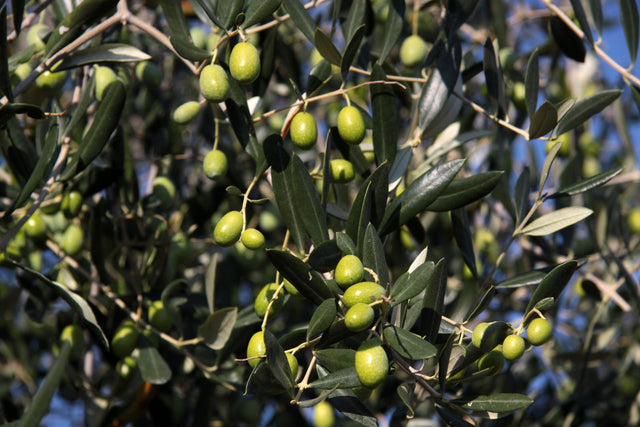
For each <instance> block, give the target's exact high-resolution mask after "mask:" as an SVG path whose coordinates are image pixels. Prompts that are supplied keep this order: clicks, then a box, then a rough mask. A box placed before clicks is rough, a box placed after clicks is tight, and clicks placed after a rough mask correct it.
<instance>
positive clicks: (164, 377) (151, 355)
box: [138, 343, 171, 384]
mask: <svg viewBox="0 0 640 427" xmlns="http://www.w3.org/2000/svg"><path fill="white" fill-rule="evenodd" d="M138 368H139V369H140V375H141V376H142V379H143V380H145V381H147V382H150V383H151V384H165V383H166V382H167V381H169V380H170V379H171V368H169V365H167V362H165V360H164V359H163V358H162V356H161V355H160V353H159V352H158V350H157V349H156V348H155V347H153V346H151V345H149V344H148V343H147V345H143V346H142V347H141V348H140V349H139V354H138Z"/></svg>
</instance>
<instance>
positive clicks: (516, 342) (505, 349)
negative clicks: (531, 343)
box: [502, 334, 525, 361]
mask: <svg viewBox="0 0 640 427" xmlns="http://www.w3.org/2000/svg"><path fill="white" fill-rule="evenodd" d="M524 347H525V343H524V338H522V337H521V336H520V335H514V334H512V335H507V336H506V337H505V338H504V341H502V355H503V356H504V358H505V359H507V360H509V361H514V360H518V359H520V358H521V357H522V355H523V354H524Z"/></svg>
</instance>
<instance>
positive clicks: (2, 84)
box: [0, 2, 21, 102]
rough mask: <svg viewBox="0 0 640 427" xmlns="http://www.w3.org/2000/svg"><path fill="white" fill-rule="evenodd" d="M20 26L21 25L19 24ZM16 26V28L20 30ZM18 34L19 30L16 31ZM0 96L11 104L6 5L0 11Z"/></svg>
mask: <svg viewBox="0 0 640 427" xmlns="http://www.w3.org/2000/svg"><path fill="white" fill-rule="evenodd" d="M20 24H21V23H20ZM20 24H18V27H17V28H20ZM17 31H18V32H19V31H20V30H17ZM0 38H1V40H0V94H1V95H6V97H7V99H8V100H9V102H13V90H12V89H11V79H10V78H9V45H8V42H7V5H6V2H5V4H4V6H2V10H0Z"/></svg>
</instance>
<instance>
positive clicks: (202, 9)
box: [189, 0, 238, 30]
mask: <svg viewBox="0 0 640 427" xmlns="http://www.w3.org/2000/svg"><path fill="white" fill-rule="evenodd" d="M189 3H190V4H191V7H192V8H193V12H194V13H195V14H196V16H198V18H200V20H201V21H202V22H207V18H208V19H209V20H210V21H211V22H212V23H213V24H215V25H216V26H217V27H218V28H220V29H221V30H225V29H226V27H225V26H224V24H223V23H222V22H221V21H220V20H219V19H218V16H217V14H216V11H215V9H214V8H215V4H210V2H209V1H207V0H191V1H190V2H189ZM225 3H226V4H230V2H225ZM236 3H238V2H236Z"/></svg>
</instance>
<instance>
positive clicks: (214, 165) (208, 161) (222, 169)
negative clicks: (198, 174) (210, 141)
mask: <svg viewBox="0 0 640 427" xmlns="http://www.w3.org/2000/svg"><path fill="white" fill-rule="evenodd" d="M227 168H228V164H227V155H226V154H224V151H221V150H218V149H216V150H210V151H209V152H208V153H207V154H206V155H205V156H204V161H203V162H202V170H204V174H205V175H206V176H207V178H209V179H216V178H220V177H222V176H225V175H226V174H227Z"/></svg>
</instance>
